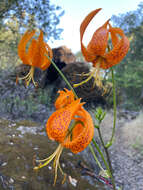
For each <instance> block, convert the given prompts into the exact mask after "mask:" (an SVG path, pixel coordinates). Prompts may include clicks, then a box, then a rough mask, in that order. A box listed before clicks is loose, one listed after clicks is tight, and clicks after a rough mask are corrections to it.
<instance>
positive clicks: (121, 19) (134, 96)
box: [111, 2, 143, 109]
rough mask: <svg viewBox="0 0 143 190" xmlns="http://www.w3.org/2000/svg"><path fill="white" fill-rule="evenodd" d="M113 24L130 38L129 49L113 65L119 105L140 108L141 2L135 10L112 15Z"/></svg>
mask: <svg viewBox="0 0 143 190" xmlns="http://www.w3.org/2000/svg"><path fill="white" fill-rule="evenodd" d="M111 19H112V22H113V25H114V26H116V27H120V28H122V29H123V30H124V31H125V33H126V35H127V36H128V37H129V39H130V50H129V52H128V54H127V56H126V57H125V59H124V60H123V61H122V63H120V64H118V65H117V66H115V67H114V69H115V75H116V76H115V77H116V84H117V87H118V92H119V95H120V96H119V99H120V105H122V106H123V107H125V108H128V109H140V108H141V106H142V105H141V104H142V97H141V94H142V91H143V2H142V3H140V4H139V5H138V8H137V10H135V11H130V12H127V13H125V14H120V15H118V16H115V15H113V16H112V18H111Z"/></svg>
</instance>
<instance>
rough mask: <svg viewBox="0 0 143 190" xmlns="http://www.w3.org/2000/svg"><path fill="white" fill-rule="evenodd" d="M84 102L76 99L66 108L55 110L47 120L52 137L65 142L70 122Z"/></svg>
mask: <svg viewBox="0 0 143 190" xmlns="http://www.w3.org/2000/svg"><path fill="white" fill-rule="evenodd" d="M82 105H83V103H80V99H78V100H75V101H74V102H72V103H71V104H70V105H68V106H66V107H65V108H61V109H58V110H57V111H55V112H54V113H53V114H52V115H51V116H50V118H49V119H48V121H47V124H46V131H47V135H48V137H49V138H50V139H54V140H55V141H58V142H63V141H64V139H65V137H66V134H67V130H68V127H69V125H70V122H71V121H72V118H73V117H74V114H75V113H76V111H77V110H78V109H80V108H81V106H82Z"/></svg>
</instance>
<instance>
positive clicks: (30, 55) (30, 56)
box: [27, 39, 38, 65]
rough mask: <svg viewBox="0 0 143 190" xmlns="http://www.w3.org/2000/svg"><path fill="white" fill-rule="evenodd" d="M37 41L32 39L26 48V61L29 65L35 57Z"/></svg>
mask: <svg viewBox="0 0 143 190" xmlns="http://www.w3.org/2000/svg"><path fill="white" fill-rule="evenodd" d="M37 45H38V44H37V41H36V40H35V39H32V41H31V44H30V45H29V48H28V53H27V55H28V59H29V61H30V64H31V65H32V63H33V62H34V57H35V50H36V49H37Z"/></svg>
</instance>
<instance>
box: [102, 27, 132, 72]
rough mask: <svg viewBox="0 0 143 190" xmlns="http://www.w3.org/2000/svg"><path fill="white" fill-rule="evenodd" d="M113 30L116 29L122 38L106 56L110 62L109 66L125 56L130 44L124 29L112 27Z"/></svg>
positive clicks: (116, 32)
mask: <svg viewBox="0 0 143 190" xmlns="http://www.w3.org/2000/svg"><path fill="white" fill-rule="evenodd" d="M112 30H114V33H115V34H116V35H117V34H118V35H120V37H121V39H120V40H119V41H118V43H116V44H115V45H114V47H113V49H112V50H111V51H109V52H108V53H106V55H105V56H104V57H105V59H106V61H107V62H108V63H109V64H107V68H109V67H111V66H113V65H116V64H118V63H119V62H120V61H121V60H122V59H123V58H124V57H125V55H126V54H127V52H128V50H129V46H130V43H129V40H128V38H127V37H126V36H125V34H124V32H123V30H121V29H120V28H112Z"/></svg>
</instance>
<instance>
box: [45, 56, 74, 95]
mask: <svg viewBox="0 0 143 190" xmlns="http://www.w3.org/2000/svg"><path fill="white" fill-rule="evenodd" d="M45 55H46V54H45ZM46 57H47V58H48V59H49V60H50V61H51V63H52V65H53V66H54V67H55V69H56V70H57V71H58V73H59V75H60V76H61V77H62V78H63V80H64V81H65V83H66V84H67V85H68V87H69V88H70V89H71V90H72V91H73V93H74V95H75V97H76V99H78V96H77V94H76V92H75V90H74V89H73V87H72V85H71V84H70V83H69V81H68V80H67V78H66V77H65V76H64V74H63V73H62V71H61V70H60V69H59V68H58V67H57V65H56V64H55V63H54V61H53V60H52V59H50V57H49V56H48V55H46Z"/></svg>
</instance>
